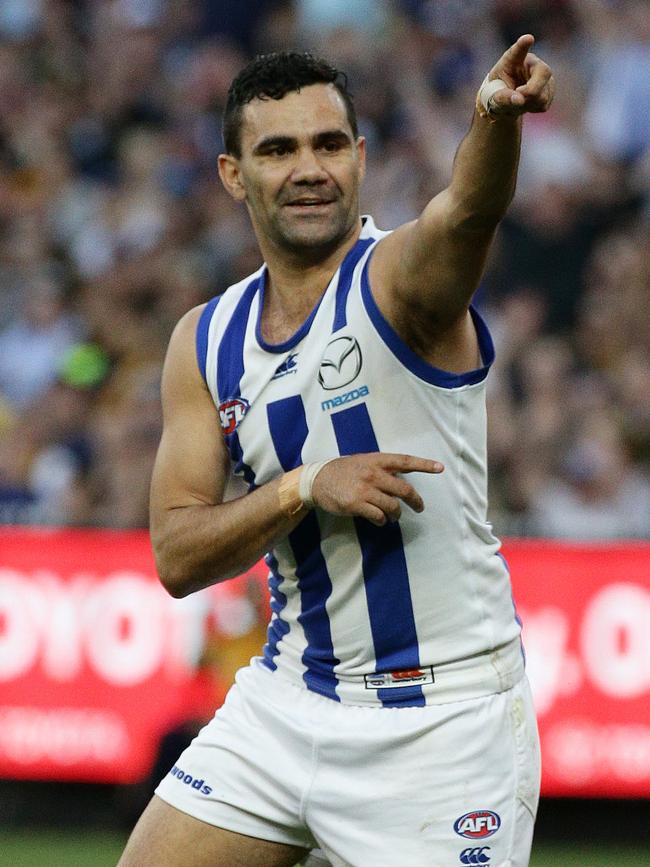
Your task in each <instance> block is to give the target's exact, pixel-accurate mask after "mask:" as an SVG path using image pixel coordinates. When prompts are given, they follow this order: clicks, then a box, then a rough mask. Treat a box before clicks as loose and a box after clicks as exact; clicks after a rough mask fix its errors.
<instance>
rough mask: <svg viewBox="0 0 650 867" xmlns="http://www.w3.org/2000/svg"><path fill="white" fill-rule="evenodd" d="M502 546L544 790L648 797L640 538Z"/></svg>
mask: <svg viewBox="0 0 650 867" xmlns="http://www.w3.org/2000/svg"><path fill="white" fill-rule="evenodd" d="M504 548H505V553H506V558H507V560H508V563H509V565H510V569H511V575H512V582H513V588H514V596H515V600H516V602H517V609H518V612H519V615H520V617H521V619H522V621H523V639H524V647H525V649H526V655H527V668H528V676H529V678H530V681H531V685H532V687H533V693H534V696H535V706H536V708H537V714H538V720H539V728H540V736H541V739H542V760H543V778H542V790H543V792H544V794H547V795H574V796H595V797H610V798H611V797H650V544H648V543H636V544H635V543H626V544H604V543H603V544H591V545H575V544H563V543H558V542H529V541H516V542H515V541H510V542H508V544H507V545H506V546H504Z"/></svg>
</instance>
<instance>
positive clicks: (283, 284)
mask: <svg viewBox="0 0 650 867" xmlns="http://www.w3.org/2000/svg"><path fill="white" fill-rule="evenodd" d="M360 232H361V220H358V221H357V222H356V223H355V224H354V225H353V226H352V228H351V230H350V232H348V234H347V235H346V236H345V238H343V239H342V240H340V241H338V242H337V244H336V246H334V247H333V248H332V249H327V250H324V249H319V250H318V251H313V252H312V251H307V252H305V253H303V252H300V253H297V252H291V251H287V250H279V249H278V248H277V247H276V246H275V245H273V244H272V243H271V242H270V241H269V240H268V238H258V241H259V246H260V251H261V253H262V255H263V256H264V261H265V262H266V266H267V270H268V273H267V281H266V292H265V298H264V310H263V311H262V333H263V335H264V339H265V340H267V341H269V342H270V343H279V342H282V341H283V340H286V339H288V338H289V337H290V336H291V335H292V334H293V333H294V332H295V331H296V330H297V329H298V328H299V327H300V326H301V325H302V323H303V322H304V321H305V319H306V318H307V316H308V315H309V313H310V312H311V310H312V309H313V308H314V305H315V304H316V303H317V302H318V299H319V298H320V297H321V295H322V294H323V292H324V291H325V289H326V288H327V285H328V284H329V282H330V280H331V279H332V277H333V275H334V274H335V272H336V269H337V268H338V267H339V265H340V264H341V262H342V261H343V259H344V258H345V256H346V254H347V253H348V251H349V250H350V249H351V248H352V247H353V246H354V244H355V243H356V241H357V239H358V237H359V234H360Z"/></svg>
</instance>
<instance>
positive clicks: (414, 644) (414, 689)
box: [331, 403, 425, 707]
mask: <svg viewBox="0 0 650 867" xmlns="http://www.w3.org/2000/svg"><path fill="white" fill-rule="evenodd" d="M331 419H332V424H333V426H334V433H335V435H336V441H337V443H338V447H339V452H340V453H341V455H353V454H358V453H359V452H378V451H379V446H378V444H377V439H376V437H375V432H374V430H373V427H372V421H371V419H370V416H369V414H368V409H367V407H366V405H365V404H364V403H360V404H357V405H356V406H352V407H350V408H349V409H344V410H341V412H336V413H333V414H332V416H331ZM354 524H355V527H356V531H357V536H358V538H359V544H360V546H361V556H362V563H363V578H364V583H365V588H366V598H367V600H368V615H369V617H370V629H371V631H372V639H373V643H374V647H375V658H376V660H377V669H376V670H377V671H378V672H380V673H385V672H389V671H407V670H409V669H419V667H420V654H419V647H418V637H417V632H416V628H415V617H414V614H413V605H412V602H411V588H410V585H409V576H408V569H407V565H406V556H405V554H404V543H403V541H402V531H401V529H400V526H399V523H388V524H385V525H384V526H383V527H376V526H375V525H374V524H371V523H370V521H367V520H365V519H364V518H355V519H354ZM377 697H378V698H379V699H380V701H381V703H382V704H383V705H385V706H387V707H391V706H400V707H405V706H421V705H424V704H425V701H424V695H423V693H422V688H421V687H420V686H404V687H394V688H391V689H378V690H377Z"/></svg>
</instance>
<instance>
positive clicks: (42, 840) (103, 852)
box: [0, 829, 650, 867]
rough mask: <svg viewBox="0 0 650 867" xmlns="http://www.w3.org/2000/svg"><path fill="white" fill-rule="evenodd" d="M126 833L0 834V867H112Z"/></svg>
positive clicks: (597, 850) (600, 854)
mask: <svg viewBox="0 0 650 867" xmlns="http://www.w3.org/2000/svg"><path fill="white" fill-rule="evenodd" d="M125 841H126V834H117V833H114V834H111V833H102V832H99V831H94V832H84V831H79V832H71V831H69V830H67V829H66V830H65V831H60V832H57V831H42V830H32V829H29V830H25V831H10V832H6V831H5V832H2V831H0V865H1V867H115V864H116V862H117V859H118V858H119V856H120V853H121V852H122V849H123V847H124V843H125ZM645 864H650V850H649V849H641V848H635V849H631V848H628V847H624V846H610V845H607V846H606V845H604V844H587V843H576V844H573V845H569V844H567V845H562V844H557V843H554V844H548V843H539V844H538V845H537V846H535V847H534V850H533V857H532V859H531V862H530V867H641V865H645Z"/></svg>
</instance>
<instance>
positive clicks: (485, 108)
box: [476, 75, 508, 118]
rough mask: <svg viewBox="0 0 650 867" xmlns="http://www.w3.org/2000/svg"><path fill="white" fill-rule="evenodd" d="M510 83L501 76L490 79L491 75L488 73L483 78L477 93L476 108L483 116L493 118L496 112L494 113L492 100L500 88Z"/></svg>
mask: <svg viewBox="0 0 650 867" xmlns="http://www.w3.org/2000/svg"><path fill="white" fill-rule="evenodd" d="M507 86H508V85H507V84H506V83H505V81H501V79H500V78H495V79H493V80H492V81H490V79H489V77H488V76H487V75H486V76H485V78H484V79H483V84H481V86H480V87H479V89H478V93H477V94H476V108H477V110H478V113H479V114H480V115H481V117H489V118H493V117H494V114H493V113H492V106H491V105H490V100H491V99H492V97H493V96H494V94H495V93H497V92H498V91H499V90H503V88H504V87H507Z"/></svg>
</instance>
